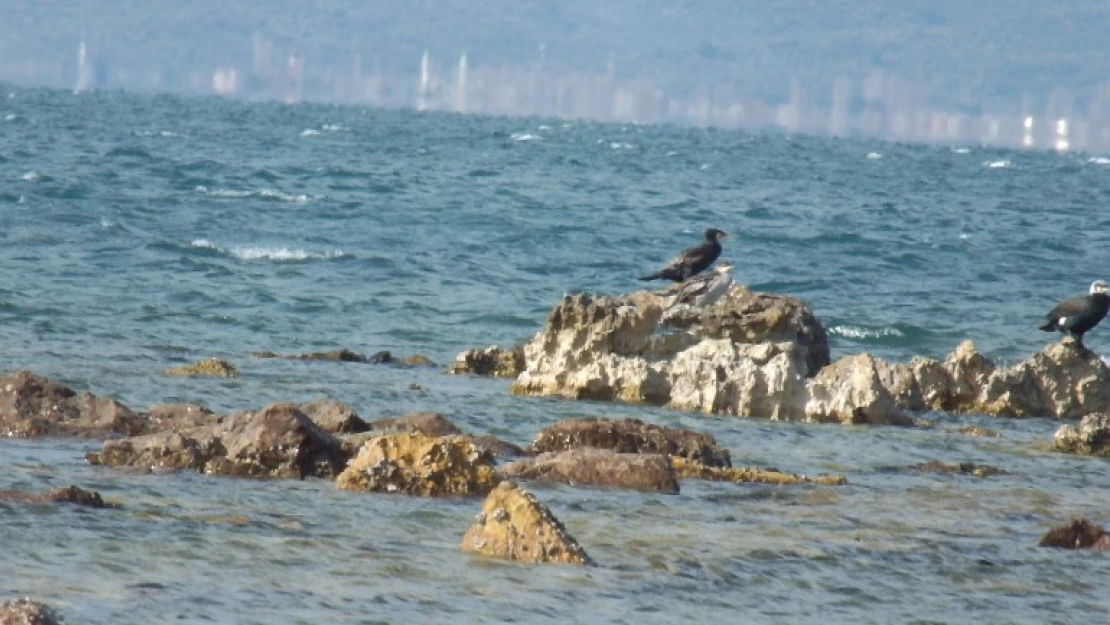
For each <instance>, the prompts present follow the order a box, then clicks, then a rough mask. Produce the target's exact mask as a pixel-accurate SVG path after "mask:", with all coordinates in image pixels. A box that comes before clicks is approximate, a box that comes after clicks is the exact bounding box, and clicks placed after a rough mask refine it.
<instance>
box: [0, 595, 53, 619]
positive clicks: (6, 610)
mask: <svg viewBox="0 0 1110 625" xmlns="http://www.w3.org/2000/svg"><path fill="white" fill-rule="evenodd" d="M62 623H63V621H62V617H61V616H60V615H59V614H58V613H57V612H56V611H55V610H54V609H53V608H51V607H50V606H48V605H46V604H44V603H39V602H38V601H32V600H30V599H26V598H25V599H15V600H12V601H5V602H4V603H2V604H0V625H62Z"/></svg>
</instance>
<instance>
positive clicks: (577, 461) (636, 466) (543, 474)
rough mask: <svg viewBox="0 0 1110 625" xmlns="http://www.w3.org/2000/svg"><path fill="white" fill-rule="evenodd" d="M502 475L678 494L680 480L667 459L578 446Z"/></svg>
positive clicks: (529, 461)
mask: <svg viewBox="0 0 1110 625" xmlns="http://www.w3.org/2000/svg"><path fill="white" fill-rule="evenodd" d="M501 474H502V475H504V476H506V477H510V478H518V479H522V480H538V481H550V482H559V483H562V484H571V485H574V486H605V487H612V488H627V489H631V490H641V491H653V492H661V493H668V494H672V495H677V494H678V478H677V477H676V476H675V472H674V467H672V466H671V461H670V459H669V458H668V457H667V456H664V455H662V454H641V453H623V454H622V453H617V452H615V451H613V450H612V449H597V448H595V447H579V448H577V449H568V450H566V451H559V452H551V453H545V454H540V455H539V456H537V457H535V458H526V459H524V460H518V461H516V462H513V463H510V464H508V465H505V466H504V467H502V468H501Z"/></svg>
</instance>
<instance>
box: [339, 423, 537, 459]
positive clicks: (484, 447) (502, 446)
mask: <svg viewBox="0 0 1110 625" xmlns="http://www.w3.org/2000/svg"><path fill="white" fill-rule="evenodd" d="M368 428H369V430H368V431H366V432H362V433H359V434H355V435H353V436H345V437H344V438H343V444H344V445H345V446H347V447H348V448H350V454H349V455H351V456H354V455H355V454H357V453H358V449H359V448H360V447H362V444H363V443H364V442H366V441H368V440H370V439H372V438H374V437H376V436H381V435H382V434H387V433H418V434H424V435H425V436H432V437H436V436H456V437H460V438H465V439H466V440H468V441H470V442H471V443H473V444H474V446H476V447H477V448H478V450H479V451H482V452H483V453H489V454H491V455H492V456H493V457H494V458H515V457H519V456H526V455H528V451H527V450H525V449H523V448H521V447H520V446H519V445H516V444H513V443H510V442H508V441H505V440H502V439H500V438H497V437H496V436H491V435H488V434H482V435H471V434H464V433H463V432H462V430H460V429H459V428H458V426H456V425H455V424H454V423H452V422H451V420H450V419H448V418H447V417H446V416H445V415H443V414H441V413H438V412H409V413H406V414H404V415H402V416H400V417H396V418H394V417H384V418H381V419H376V420H374V421H371V422H370V423H369V424H368Z"/></svg>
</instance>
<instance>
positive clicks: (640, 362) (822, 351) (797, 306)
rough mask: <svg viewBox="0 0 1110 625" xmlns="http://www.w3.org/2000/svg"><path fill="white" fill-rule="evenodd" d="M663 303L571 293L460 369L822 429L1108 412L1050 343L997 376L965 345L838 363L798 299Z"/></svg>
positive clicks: (1082, 366)
mask: <svg viewBox="0 0 1110 625" xmlns="http://www.w3.org/2000/svg"><path fill="white" fill-rule="evenodd" d="M668 304H669V300H668V299H667V298H666V297H662V296H660V295H659V294H657V293H652V292H637V293H632V294H629V295H619V296H611V297H609V296H591V295H583V294H577V295H566V296H564V297H563V298H562V299H561V300H560V301H559V303H558V304H557V305H556V306H555V308H554V309H553V310H552V311H551V313H550V315H549V316H548V318H547V321H546V323H545V324H544V327H543V329H542V330H541V331H540V332H539V333H537V334H536V335H535V336H534V337H533V338H532V339H531V340H529V341H528V342H526V343H525V344H524V345H523V346H522V347H521V348H519V349H514V350H509V351H502V350H499V349H497V348H490V349H487V350H470V351H468V352H464V353H463V354H460V355H459V357H458V358H457V359H456V361H455V363H454V365H453V367H452V371H453V372H456V373H462V372H469V373H475V374H482V375H496V376H503V377H513V376H514V374H515V377H514V382H513V384H512V386H511V392H513V393H515V394H519V395H534V396H556V397H566V398H573V399H591V400H607V401H625V402H631V403H646V404H653V405H659V406H667V407H669V408H673V409H676V410H683V411H692V412H703V413H715V414H735V415H744V416H752V417H763V418H769V419H790V420H803V421H815V422H840V423H870V424H909V423H912V420H911V419H910V417H909V415H911V414H912V413H914V412H921V411H927V410H938V411H944V412H949V413H955V414H962V413H976V414H987V415H996V416H1009V417H1029V416H1050V417H1059V418H1065V419H1075V418H1079V417H1082V416H1084V415H1087V414H1090V413H1093V412H1110V368H1108V367H1107V366H1106V364H1105V363H1104V362H1103V361H1102V360H1101V359H1100V358H1098V357H1097V356H1095V355H1093V354H1091V353H1090V352H1085V351H1082V350H1079V349H1076V348H1075V346H1073V345H1069V344H1063V343H1058V344H1053V345H1050V346H1048V347H1046V348H1045V349H1044V350H1043V351H1042V352H1040V353H1037V354H1034V355H1033V356H1032V357H1030V358H1028V359H1026V360H1023V361H1021V362H1018V363H1016V364H1013V365H1010V366H999V365H997V364H995V363H994V362H992V361H991V360H990V359H988V358H987V357H986V356H984V355H983V354H981V353H979V352H978V351H977V350H976V349H975V346H974V344H973V343H971V342H970V341H965V342H963V343H961V344H960V345H959V346H957V347H956V349H955V350H954V351H953V352H952V353H951V354H949V355H948V357H947V358H945V359H944V360H943V361H937V360H933V359H929V358H914V359H913V360H911V361H909V362H907V363H892V362H887V361H885V360H882V359H878V358H874V357H873V356H871V355H870V354H866V353H865V354H859V355H853V356H846V357H844V358H841V359H839V360H837V361H836V362H834V363H830V357H829V347H828V340H827V335H826V333H825V330H824V328H823V327H822V325H821V323H820V321H819V320H818V319H817V318H816V316H815V315H814V314H813V312H812V311H811V310H810V309H809V307H808V306H807V305H806V304H805V303H804V302H801V301H799V300H797V299H793V298H790V297H784V296H780V295H769V294H763V293H755V292H752V291H750V290H748V289H747V288H745V287H743V286H739V285H736V286H734V287H733V288H732V290H731V291H730V292H729V293H728V294H727V295H726V296H725V297H723V298H721V299H720V300H719V301H718V302H717V303H716V304H714V305H713V306H711V307H708V308H705V309H702V310H701V311H693V312H687V313H686V314H685V315H678V316H674V315H665V314H664V312H665V311H666V309H667V306H668Z"/></svg>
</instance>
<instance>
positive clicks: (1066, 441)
mask: <svg viewBox="0 0 1110 625" xmlns="http://www.w3.org/2000/svg"><path fill="white" fill-rule="evenodd" d="M1052 442H1053V445H1054V446H1055V447H1056V449H1057V451H1063V452H1067V453H1072V454H1085V455H1094V456H1110V414H1108V413H1105V412H1095V413H1092V414H1089V415H1087V416H1085V417H1083V419H1082V420H1080V421H1079V424H1078V425H1065V426H1062V427H1060V429H1058V430H1056V435H1055V436H1054V437H1053V441H1052Z"/></svg>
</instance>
